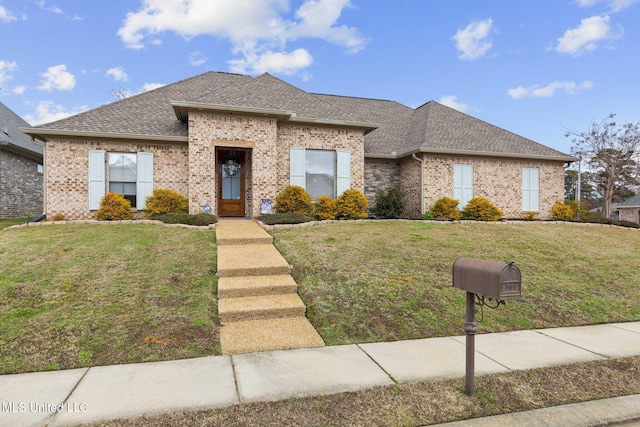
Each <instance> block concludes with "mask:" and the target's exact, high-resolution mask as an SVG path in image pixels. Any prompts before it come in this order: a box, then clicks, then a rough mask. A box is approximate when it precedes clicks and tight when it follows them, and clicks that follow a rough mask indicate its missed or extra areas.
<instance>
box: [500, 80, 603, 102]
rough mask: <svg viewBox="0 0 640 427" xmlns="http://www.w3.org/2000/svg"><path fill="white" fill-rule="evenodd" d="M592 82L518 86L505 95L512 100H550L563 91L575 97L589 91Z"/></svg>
mask: <svg viewBox="0 0 640 427" xmlns="http://www.w3.org/2000/svg"><path fill="white" fill-rule="evenodd" d="M592 87H593V82H590V81H589V80H585V81H583V82H582V83H580V84H577V83H575V82H552V83H550V84H548V85H547V86H539V85H534V86H529V87H524V86H518V87H517V88H514V89H509V90H508V91H507V94H508V95H509V96H510V97H512V98H514V99H522V98H551V97H553V96H554V95H555V93H556V92H557V91H564V92H565V93H566V94H567V95H575V94H576V93H578V92H580V91H582V90H587V89H591V88H592Z"/></svg>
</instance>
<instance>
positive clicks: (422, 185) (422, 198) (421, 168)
mask: <svg viewBox="0 0 640 427" xmlns="http://www.w3.org/2000/svg"><path fill="white" fill-rule="evenodd" d="M411 157H412V158H413V159H414V160H417V161H419V162H420V216H422V214H424V160H422V159H420V158H418V156H416V153H413V154H412V155H411Z"/></svg>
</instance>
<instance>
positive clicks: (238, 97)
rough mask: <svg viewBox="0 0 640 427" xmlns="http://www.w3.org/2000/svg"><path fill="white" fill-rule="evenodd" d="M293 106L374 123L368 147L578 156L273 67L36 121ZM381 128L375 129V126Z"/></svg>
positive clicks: (149, 118)
mask: <svg viewBox="0 0 640 427" xmlns="http://www.w3.org/2000/svg"><path fill="white" fill-rule="evenodd" d="M172 102H174V105H176V106H177V105H178V104H179V106H180V107H182V106H184V105H186V106H187V107H188V106H189V105H191V104H190V103H197V104H199V105H204V104H206V105H211V106H218V107H220V106H226V107H228V108H229V110H230V111H232V109H233V108H238V109H240V108H242V109H244V110H239V111H246V109H252V108H253V109H256V111H257V110H267V109H268V110H273V111H280V112H287V114H288V115H289V116H290V117H289V120H292V121H293V120H295V121H305V120H308V121H310V122H313V121H320V122H330V123H337V124H340V123H343V124H345V125H347V124H354V123H355V124H357V125H358V126H361V127H365V125H367V124H371V125H370V126H368V125H367V126H368V129H367V130H368V131H369V132H368V133H367V134H366V135H365V155H368V156H382V157H398V156H403V155H409V154H412V153H415V152H418V151H428V152H438V151H439V152H459V153H466V154H469V153H477V154H480V155H500V156H516V157H539V158H550V159H557V160H562V161H569V160H572V159H573V158H571V157H569V156H567V155H565V154H563V153H560V152H559V151H556V150H553V149H551V148H549V147H546V146H544V145H541V144H538V143H536V142H534V141H531V140H529V139H526V138H523V137H521V136H519V135H516V134H514V133H511V132H508V131H506V130H504V129H501V128H499V127H497V126H494V125H491V124H489V123H486V122H484V121H482V120H479V119H476V118H474V117H471V116H469V115H467V114H464V113H461V112H459V111H456V110H454V109H451V108H449V107H445V106H444V105H441V104H438V103H437V102H435V101H430V102H428V103H426V104H424V105H423V106H421V107H419V108H417V109H413V108H410V107H407V106H405V105H402V104H400V103H398V102H395V101H385V100H378V99H368V98H354V97H345V96H337V95H322V94H313V93H308V92H305V91H303V90H302V89H300V88H297V87H295V86H293V85H291V84H289V83H286V82H284V81H282V80H280V79H278V78H276V77H274V76H272V75H270V74H267V73H265V74H263V75H261V76H258V77H255V78H254V77H250V76H245V75H240V74H230V73H218V72H208V73H204V74H201V75H198V76H195V77H192V78H189V79H186V80H182V81H179V82H176V83H173V84H170V85H167V86H163V87H161V88H158V89H155V90H152V91H149V92H145V93H142V94H139V95H136V96H132V97H130V98H127V99H124V100H121V101H118V102H114V103H112V104H108V105H104V106H102V107H99V108H96V109H94V110H90V111H87V112H84V113H81V114H78V115H76V116H72V117H69V118H66V119H63V120H60V121H57V122H53V123H48V124H44V125H40V126H37V127H36V128H33V129H32V130H31V131H30V133H32V134H38V131H37V130H39V131H40V132H42V133H43V134H45V132H44V131H45V130H50V131H76V132H96V133H108V134H114V135H117V134H128V135H143V136H144V135H146V136H149V137H153V136H157V137H181V138H185V139H186V138H187V137H188V128H187V123H185V122H183V121H180V120H178V119H177V117H176V114H178V113H177V111H174V109H173V107H172V105H171V103H172ZM372 129H375V130H372Z"/></svg>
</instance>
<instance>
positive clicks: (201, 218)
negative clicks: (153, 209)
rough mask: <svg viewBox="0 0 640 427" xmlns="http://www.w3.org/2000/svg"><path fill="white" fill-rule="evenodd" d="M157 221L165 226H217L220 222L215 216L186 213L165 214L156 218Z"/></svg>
mask: <svg viewBox="0 0 640 427" xmlns="http://www.w3.org/2000/svg"><path fill="white" fill-rule="evenodd" d="M155 219H157V220H158V221H162V222H164V223H165V224H187V225H199V226H205V225H209V224H215V223H216V222H217V221H218V219H217V218H216V216H215V215H211V214H208V213H204V212H202V213H199V214H196V215H189V214H188V213H184V212H173V213H165V214H160V215H158V216H156V217H155Z"/></svg>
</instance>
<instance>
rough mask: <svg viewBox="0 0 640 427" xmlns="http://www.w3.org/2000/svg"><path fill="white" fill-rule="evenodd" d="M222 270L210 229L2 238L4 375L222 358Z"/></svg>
mask: <svg viewBox="0 0 640 427" xmlns="http://www.w3.org/2000/svg"><path fill="white" fill-rule="evenodd" d="M215 265H216V251H215V234H214V232H213V231H210V230H193V229H189V230H185V229H179V228H166V227H158V226H154V225H53V226H45V227H26V228H19V229H11V230H4V231H1V232H0V271H1V272H2V273H1V274H0V348H2V352H0V373H2V374H9V373H17V372H30V371H41V370H55V369H69V368H77V367H83V366H96V365H110V364H118V363H132V362H148V361H157V360H172V359H180V358H188V357H199V356H205V355H211V354H214V353H216V352H217V351H218V350H219V340H218V326H217V319H216V317H215V315H216V313H217V308H216V289H215V278H214V274H215ZM218 352H219V351H218Z"/></svg>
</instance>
